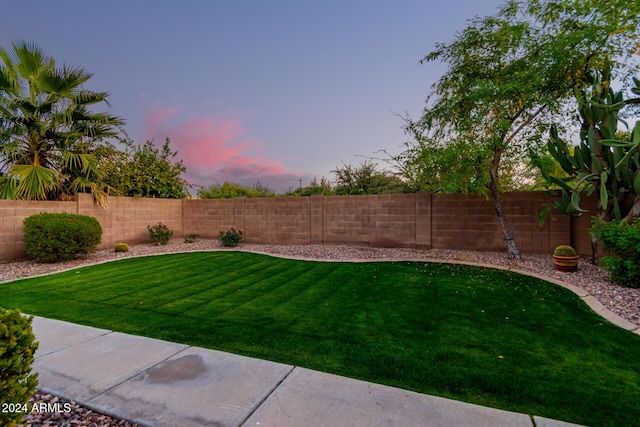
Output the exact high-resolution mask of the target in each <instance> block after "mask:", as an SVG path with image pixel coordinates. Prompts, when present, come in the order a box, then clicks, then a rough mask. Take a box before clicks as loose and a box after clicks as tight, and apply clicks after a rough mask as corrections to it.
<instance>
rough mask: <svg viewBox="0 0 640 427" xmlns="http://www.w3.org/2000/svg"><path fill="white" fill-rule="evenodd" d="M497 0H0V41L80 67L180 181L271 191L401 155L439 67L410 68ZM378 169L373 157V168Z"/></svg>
mask: <svg viewBox="0 0 640 427" xmlns="http://www.w3.org/2000/svg"><path fill="white" fill-rule="evenodd" d="M502 3H503V1H501V0H500V1H499V0H448V1H446V2H442V1H433V0H422V1H419V0H385V1H382V0H362V1H360V0H323V1H320V0H306V1H305V0H181V1H168V0H109V1H98V0H93V1H87V0H57V1H50V0H48V1H45V0H30V1H28V2H26V1H24V0H3V2H2V17H1V18H0V22H1V24H0V46H1V47H3V48H5V49H9V48H10V47H11V43H12V42H16V41H21V40H26V41H32V42H35V43H36V44H37V45H39V46H40V47H41V48H42V49H43V50H44V51H45V52H46V53H47V54H49V55H51V56H52V57H54V58H55V59H56V62H57V63H58V64H68V65H72V66H76V67H80V68H83V69H84V70H86V71H88V72H90V73H92V74H93V77H92V78H91V79H90V80H89V81H88V82H87V83H86V85H85V88H86V89H89V90H94V91H106V92H109V94H110V96H109V102H110V104H111V106H110V107H109V106H106V105H102V106H101V108H99V110H100V111H109V112H110V113H111V114H114V115H116V116H119V117H121V118H123V119H124V120H125V122H126V125H125V130H126V132H127V133H128V135H129V136H130V137H131V138H132V139H133V140H134V141H135V142H136V143H139V144H142V143H144V142H145V141H146V140H150V139H153V140H154V141H155V143H156V144H157V145H158V146H160V145H162V143H164V141H165V138H170V139H171V148H172V149H173V150H176V151H177V152H178V155H177V156H176V159H182V160H183V162H184V165H185V166H186V168H187V173H186V174H185V177H186V179H187V180H188V181H189V182H190V183H192V184H196V185H203V186H208V185H211V184H219V183H222V182H224V181H232V182H238V183H240V184H243V185H253V184H255V183H256V181H260V182H261V183H262V184H264V185H266V186H268V187H269V188H271V189H273V190H275V191H276V192H284V191H286V190H288V189H293V188H297V187H298V186H299V185H302V186H306V185H308V184H309V183H310V181H311V180H312V179H313V178H314V177H317V178H318V180H319V179H320V178H321V177H326V178H328V179H333V178H334V176H333V174H331V170H333V169H335V168H336V167H342V166H343V165H349V164H351V165H359V164H361V163H362V162H364V161H365V160H366V159H367V158H371V157H381V156H383V155H382V154H381V153H380V152H379V151H380V150H386V151H388V152H389V153H391V154H398V153H400V152H401V151H402V148H403V144H404V143H405V142H406V141H408V140H409V138H408V136H406V135H405V134H404V132H403V130H402V126H403V124H404V122H403V120H402V118H401V117H400V116H403V115H405V114H408V115H409V116H411V117H413V118H418V117H419V116H420V114H421V112H422V110H423V108H424V106H425V100H426V97H427V95H428V93H429V90H430V88H431V85H433V84H434V83H435V82H436V81H437V80H438V78H439V77H440V76H442V74H443V73H444V72H445V71H446V67H445V66H444V65H443V64H440V63H424V64H420V60H421V59H422V58H424V56H425V55H427V54H428V53H429V52H430V51H432V50H433V49H434V47H435V45H436V43H446V42H450V41H452V40H453V39H454V37H455V35H456V32H458V31H461V30H463V29H464V28H465V27H466V26H467V21H468V20H469V19H471V18H473V17H474V16H484V15H492V14H494V13H496V11H497V10H498V7H499V6H500V5H501V4H502ZM382 166H384V165H382Z"/></svg>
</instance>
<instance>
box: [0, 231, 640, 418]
mask: <svg viewBox="0 0 640 427" xmlns="http://www.w3.org/2000/svg"><path fill="white" fill-rule="evenodd" d="M210 250H229V249H227V248H223V247H221V246H220V243H219V241H218V240H206V239H199V240H198V241H196V242H195V243H184V242H182V241H179V240H172V241H170V242H169V244H168V245H166V246H156V245H154V244H141V245H132V246H130V248H129V252H120V253H116V252H114V251H113V250H101V251H97V252H95V253H93V254H89V255H87V256H84V257H81V258H77V259H75V260H72V261H68V262H64V263H57V264H37V263H35V262H33V261H19V262H13V263H8V264H0V283H2V282H6V281H11V280H15V279H18V278H24V277H32V276H37V275H43V274H48V273H52V272H56V271H61V270H68V269H72V268H76V267H79V266H83V265H89V264H95V263H100V262H106V261H110V260H114V259H123V258H131V257H135V256H144V255H154V254H162V253H172V252H185V251H210ZM235 250H243V251H250V252H261V253H269V254H273V255H277V256H284V257H289V258H301V259H316V260H345V261H346V260H426V261H429V260H443V261H455V262H466V263H476V264H487V265H493V266H498V267H504V268H510V269H517V270H522V271H528V272H532V273H535V274H538V275H542V276H545V277H549V278H553V279H557V280H562V281H564V282H566V283H569V284H572V285H574V286H577V287H579V288H582V289H584V290H585V291H586V292H588V293H589V294H590V295H592V296H593V297H595V298H596V299H597V300H598V301H600V302H601V303H602V304H603V305H604V306H605V307H607V308H608V309H609V310H611V311H612V312H614V313H616V314H617V315H618V316H620V317H622V318H624V319H626V320H628V321H629V322H631V323H634V324H636V325H640V289H631V288H623V287H620V286H617V285H615V284H613V283H611V282H609V281H608V280H607V277H606V274H605V273H604V272H603V271H602V270H601V269H600V268H599V267H597V266H594V265H592V264H591V263H590V260H589V259H588V258H586V257H581V259H580V263H579V268H578V271H576V272H574V273H561V272H559V271H557V270H555V268H554V266H553V260H552V258H551V256H550V255H543V254H525V255H524V258H525V259H524V261H520V262H518V261H513V260H510V259H509V258H508V257H507V255H506V253H504V252H476V251H454V250H440V249H430V250H417V249H401V248H371V247H364V246H344V245H335V246H331V245H258V244H248V243H245V244H242V245H241V246H239V247H238V248H235ZM32 399H34V402H45V403H46V402H51V401H52V400H53V399H56V401H58V400H57V399H58V398H57V397H55V396H51V395H47V394H43V393H40V392H38V393H36V394H35V395H34V396H33V398H32ZM64 402H67V401H64ZM71 404H72V408H73V409H72V410H71V411H70V412H67V413H52V414H46V413H45V414H42V413H32V414H29V415H28V416H27V418H26V419H25V423H26V424H25V425H29V426H43V427H44V426H84V427H111V426H123V427H136V426H137V424H134V423H132V422H129V421H126V420H117V419H113V418H110V417H108V416H106V415H102V414H98V413H96V412H93V411H91V410H90V409H86V408H83V407H81V406H79V405H77V404H75V402H71Z"/></svg>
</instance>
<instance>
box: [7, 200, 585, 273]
mask: <svg viewBox="0 0 640 427" xmlns="http://www.w3.org/2000/svg"><path fill="white" fill-rule="evenodd" d="M550 202H552V199H551V198H550V196H549V195H548V194H547V193H545V192H537V193H507V194H504V206H505V210H506V213H507V218H508V220H509V222H510V224H511V227H512V231H513V234H514V237H515V239H516V242H517V244H518V247H519V248H520V250H521V251H522V252H524V253H536V252H537V253H551V251H552V250H553V248H555V246H557V245H560V244H573V245H574V247H576V249H578V251H579V252H580V253H582V254H590V251H591V247H590V244H589V243H588V242H589V237H588V228H589V226H590V219H589V218H590V217H589V216H588V215H585V216H583V217H581V218H580V219H571V218H569V217H567V216H564V215H561V214H558V213H556V214H554V216H553V218H552V219H547V221H546V222H545V224H544V226H543V227H540V226H539V225H538V224H539V212H540V211H541V209H542V207H543V206H544V205H546V204H548V203H550ZM585 206H586V203H585ZM38 212H69V213H79V214H82V215H89V216H93V217H95V218H96V219H98V221H99V222H100V224H101V225H102V227H103V230H104V234H103V243H102V244H101V245H100V248H111V247H113V246H114V245H115V244H116V243H118V242H126V243H142V242H150V239H149V237H148V233H147V225H154V224H157V223H158V222H163V223H165V224H166V225H167V226H169V228H171V229H172V230H174V239H182V238H183V236H184V234H186V233H197V234H199V235H200V236H201V237H203V238H217V236H218V232H219V230H221V229H228V228H229V227H231V226H232V225H236V226H238V227H239V228H241V229H243V230H244V231H245V241H246V242H248V243H273V244H309V243H318V244H323V243H327V244H363V245H371V246H384V247H411V248H414V247H415V248H424V249H429V248H438V249H465V250H466V249H470V250H497V251H503V250H505V247H504V240H503V237H502V232H501V229H500V227H499V224H498V220H497V218H496V216H495V212H494V208H493V204H492V202H491V201H490V200H486V199H485V198H483V197H479V196H468V195H462V194H393V195H368V196H320V195H318V196H311V197H288V198H287V197H279V198H258V199H246V198H238V199H210V200H199V199H198V200H171V199H136V198H126V197H112V198H111V199H110V204H109V207H108V208H107V209H101V208H99V207H97V206H96V205H95V203H94V202H93V199H92V196H91V195H88V194H79V195H78V196H77V200H76V201H71V202H33V201H28V202H27V201H12V200H0V262H1V261H7V260H11V259H17V258H22V257H24V255H25V253H24V246H23V244H22V221H23V220H24V218H26V217H28V216H30V215H33V214H35V213H38Z"/></svg>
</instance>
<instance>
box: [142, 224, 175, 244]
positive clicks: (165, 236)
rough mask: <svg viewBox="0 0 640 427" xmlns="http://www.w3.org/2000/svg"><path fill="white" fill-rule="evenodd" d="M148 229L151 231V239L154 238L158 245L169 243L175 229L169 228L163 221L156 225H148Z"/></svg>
mask: <svg viewBox="0 0 640 427" xmlns="http://www.w3.org/2000/svg"><path fill="white" fill-rule="evenodd" d="M147 230H148V231H149V236H150V237H151V240H153V242H154V243H155V244H156V245H158V246H160V245H166V244H167V243H169V239H170V238H171V236H173V230H169V227H167V226H166V225H164V224H163V223H161V222H159V223H158V224H156V225H154V226H153V227H152V226H150V225H147Z"/></svg>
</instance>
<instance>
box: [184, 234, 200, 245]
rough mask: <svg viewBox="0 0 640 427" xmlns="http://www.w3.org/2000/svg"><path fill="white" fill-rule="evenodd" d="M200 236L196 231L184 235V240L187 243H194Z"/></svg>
mask: <svg viewBox="0 0 640 427" xmlns="http://www.w3.org/2000/svg"><path fill="white" fill-rule="evenodd" d="M198 237H200V235H199V234H196V233H189V234H187V235H185V236H184V242H185V243H193V242H195V241H196V239H197V238H198Z"/></svg>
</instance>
